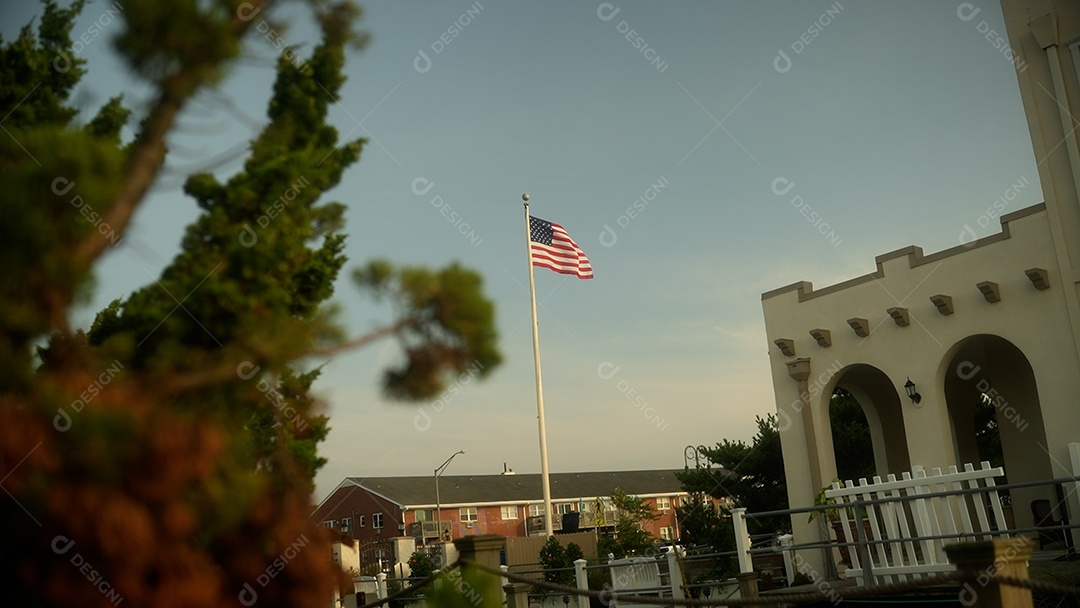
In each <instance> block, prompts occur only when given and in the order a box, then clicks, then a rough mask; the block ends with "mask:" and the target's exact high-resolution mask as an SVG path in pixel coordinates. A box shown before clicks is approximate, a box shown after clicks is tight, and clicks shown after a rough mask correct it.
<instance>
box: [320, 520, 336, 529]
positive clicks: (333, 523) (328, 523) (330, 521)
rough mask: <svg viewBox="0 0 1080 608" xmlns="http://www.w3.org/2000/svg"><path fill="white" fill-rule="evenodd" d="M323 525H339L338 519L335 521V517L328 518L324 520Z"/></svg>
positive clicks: (328, 526) (331, 526)
mask: <svg viewBox="0 0 1080 608" xmlns="http://www.w3.org/2000/svg"><path fill="white" fill-rule="evenodd" d="M322 525H324V526H326V527H327V528H334V527H337V521H335V520H333V519H328V520H326V521H324V522H322Z"/></svg>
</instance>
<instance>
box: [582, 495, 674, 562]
mask: <svg viewBox="0 0 1080 608" xmlns="http://www.w3.org/2000/svg"><path fill="white" fill-rule="evenodd" d="M607 500H609V501H610V502H611V504H613V505H615V516H616V520H615V530H614V534H612V535H610V536H602V537H600V540H599V542H598V543H597V549H598V551H599V552H600V554H601V555H607V554H609V553H610V554H612V555H614V556H615V558H616V559H619V558H623V557H627V556H629V555H639V554H644V553H647V552H649V551H651V550H652V549H654V548H655V547H656V539H655V538H653V536H652V535H651V534H649V532H648V531H647V530H645V529H643V528H642V527H641V524H643V523H645V522H647V521H652V520H654V519H657V518H658V517H659V515H658V514H657V513H656V509H655V508H654V507H653V506H652V505H651V504H647V503H646V502H645V501H644V500H642V499H641V498H638V497H637V496H631V495H629V494H627V493H626V492H625V491H623V490H622V488H615V491H614V492H612V494H611V497H610V498H608V499H607Z"/></svg>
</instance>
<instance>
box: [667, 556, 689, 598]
mask: <svg viewBox="0 0 1080 608" xmlns="http://www.w3.org/2000/svg"><path fill="white" fill-rule="evenodd" d="M678 552H679V548H678V547H676V546H674V545H672V547H671V551H668V554H667V564H668V578H669V579H670V580H671V597H673V598H675V599H677V600H684V599H686V594H685V593H684V592H683V582H684V580H685V579H683V571H682V564H680V563H679V561H680V560H679V555H678Z"/></svg>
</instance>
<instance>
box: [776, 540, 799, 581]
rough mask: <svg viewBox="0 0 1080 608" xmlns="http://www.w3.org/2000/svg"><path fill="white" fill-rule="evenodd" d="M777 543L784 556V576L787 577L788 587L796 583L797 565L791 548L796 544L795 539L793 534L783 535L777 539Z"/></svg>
mask: <svg viewBox="0 0 1080 608" xmlns="http://www.w3.org/2000/svg"><path fill="white" fill-rule="evenodd" d="M776 542H777V543H779V545H780V551H781V552H782V554H783V556H784V575H785V576H787V582H788V586H789V587H790V586H791V584H792V583H794V582H795V564H794V563H793V562H794V559H793V558H792V556H791V554H792V550H791V546H792V545H794V544H795V537H794V536H792V535H791V534H781V535H780V536H778V537H776Z"/></svg>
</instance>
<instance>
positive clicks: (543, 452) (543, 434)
mask: <svg viewBox="0 0 1080 608" xmlns="http://www.w3.org/2000/svg"><path fill="white" fill-rule="evenodd" d="M521 200H523V201H525V249H526V251H527V252H528V254H529V296H530V299H531V300H532V336H533V361H535V362H536V416H537V418H538V419H539V421H540V422H539V426H540V479H541V480H542V481H543V485H544V534H545V536H551V535H552V534H554V528H553V526H552V524H551V518H552V516H554V513H552V512H551V480H550V479H549V478H548V458H547V428H546V426H545V424H544V387H543V385H542V383H541V381H540V329H539V327H538V325H537V323H536V281H535V280H534V279H533V256H532V226H531V225H530V222H529V202H528V201H529V195H528V194H522V195H521Z"/></svg>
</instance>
